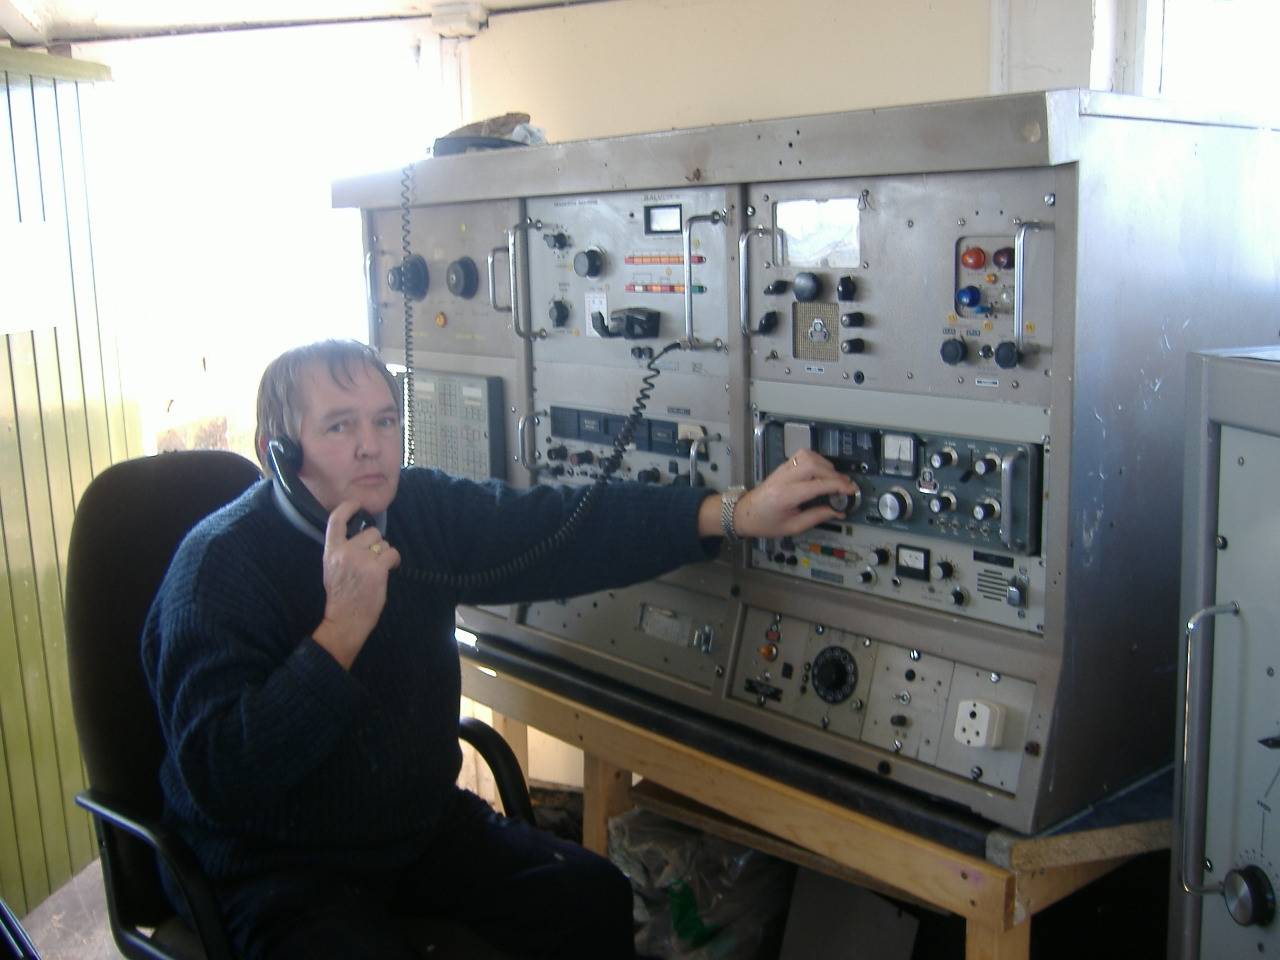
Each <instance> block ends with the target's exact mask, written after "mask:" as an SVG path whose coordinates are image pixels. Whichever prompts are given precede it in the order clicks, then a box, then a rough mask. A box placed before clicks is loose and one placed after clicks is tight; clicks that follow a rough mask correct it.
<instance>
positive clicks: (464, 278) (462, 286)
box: [444, 257, 480, 300]
mask: <svg viewBox="0 0 1280 960" xmlns="http://www.w3.org/2000/svg"><path fill="white" fill-rule="evenodd" d="M444 285H445V286H446V287H448V288H449V292H450V293H452V294H453V295H454V296H455V297H461V298H462V299H463V300H470V299H471V298H472V297H474V296H475V295H476V290H477V289H478V288H479V286H480V271H479V270H477V269H476V262H475V261H474V260H472V259H471V258H470V257H459V258H458V259H457V260H455V261H453V263H451V264H449V269H448V270H446V271H445V274H444Z"/></svg>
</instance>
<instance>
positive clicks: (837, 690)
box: [810, 647, 858, 703]
mask: <svg viewBox="0 0 1280 960" xmlns="http://www.w3.org/2000/svg"><path fill="white" fill-rule="evenodd" d="M810 682H811V683H812V684H813V692H814V693H816V694H817V695H818V696H819V697H821V698H822V699H823V700H825V701H826V702H827V703H843V702H844V701H845V700H848V699H849V697H851V696H852V695H853V691H854V688H855V687H857V685H858V665H857V664H856V663H854V660H853V654H851V653H850V652H849V651H848V650H846V649H845V648H844V647H826V648H824V649H823V650H820V651H819V652H818V655H817V656H816V657H814V658H813V669H812V671H811V672H810Z"/></svg>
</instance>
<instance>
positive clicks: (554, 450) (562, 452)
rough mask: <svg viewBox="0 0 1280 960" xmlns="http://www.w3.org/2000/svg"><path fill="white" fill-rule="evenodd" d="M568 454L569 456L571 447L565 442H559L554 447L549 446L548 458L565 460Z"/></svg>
mask: <svg viewBox="0 0 1280 960" xmlns="http://www.w3.org/2000/svg"><path fill="white" fill-rule="evenodd" d="M567 456H569V448H568V447H566V446H565V445H564V444H563V443H561V444H557V445H556V446H554V447H548V448H547V459H548V460H563V459H565V458H566V457H567Z"/></svg>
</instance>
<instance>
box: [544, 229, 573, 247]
mask: <svg viewBox="0 0 1280 960" xmlns="http://www.w3.org/2000/svg"><path fill="white" fill-rule="evenodd" d="M542 239H543V241H544V242H545V243H546V245H547V246H548V247H550V248H551V249H552V250H563V249H564V248H565V247H567V246H568V245H569V238H568V237H566V236H565V235H564V234H563V233H560V232H559V231H557V232H555V233H544V234H543V235H542Z"/></svg>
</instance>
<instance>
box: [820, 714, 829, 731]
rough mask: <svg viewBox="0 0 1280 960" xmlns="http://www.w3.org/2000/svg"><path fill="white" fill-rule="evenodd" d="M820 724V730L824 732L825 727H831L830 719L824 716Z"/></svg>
mask: <svg viewBox="0 0 1280 960" xmlns="http://www.w3.org/2000/svg"><path fill="white" fill-rule="evenodd" d="M821 723H822V729H823V730H825V729H827V727H829V726H831V718H830V717H829V716H826V715H825V714H824V715H823V717H822V720H821Z"/></svg>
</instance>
